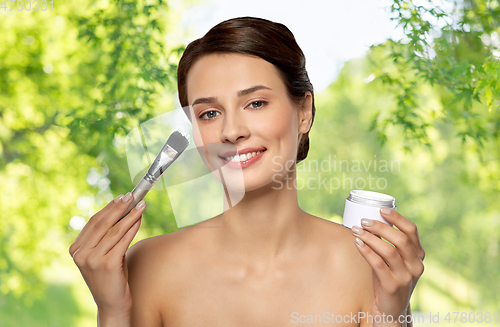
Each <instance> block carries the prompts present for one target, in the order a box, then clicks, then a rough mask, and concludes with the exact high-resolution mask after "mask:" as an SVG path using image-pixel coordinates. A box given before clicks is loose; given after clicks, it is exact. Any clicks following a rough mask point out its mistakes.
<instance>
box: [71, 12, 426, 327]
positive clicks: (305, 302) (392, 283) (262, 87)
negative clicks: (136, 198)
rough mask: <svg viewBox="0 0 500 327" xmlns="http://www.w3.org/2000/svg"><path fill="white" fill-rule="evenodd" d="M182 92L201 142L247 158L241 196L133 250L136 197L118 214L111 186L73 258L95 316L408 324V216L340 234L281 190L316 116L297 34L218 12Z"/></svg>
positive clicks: (161, 322)
mask: <svg viewBox="0 0 500 327" xmlns="http://www.w3.org/2000/svg"><path fill="white" fill-rule="evenodd" d="M178 88H179V97H180V102H181V104H182V106H183V107H187V106H189V108H190V110H191V114H190V119H191V121H192V123H193V126H195V125H196V126H197V130H198V132H199V136H200V139H201V140H202V142H203V144H207V143H225V144H230V145H232V146H234V147H236V149H237V150H238V152H239V154H240V155H241V154H246V153H250V154H251V155H250V156H251V157H252V156H254V155H255V157H253V158H248V157H247V156H244V157H241V159H242V160H243V163H241V164H240V165H241V167H242V173H243V176H244V183H245V195H244V197H243V199H242V200H241V201H240V202H239V203H238V204H237V205H235V206H234V207H232V208H231V209H229V210H227V211H225V212H224V213H223V214H221V215H219V216H217V217H214V218H212V219H209V220H207V221H204V222H201V223H199V224H196V225H193V226H190V227H187V228H184V229H181V230H179V231H176V232H174V233H171V234H167V235H160V236H156V237H153V238H149V239H146V240H142V241H141V242H138V243H136V244H135V245H134V246H132V247H131V248H130V249H129V250H128V251H127V248H128V246H129V244H130V242H131V241H132V239H133V238H134V236H135V234H136V232H137V230H138V229H139V225H140V221H141V217H142V213H143V212H144V210H145V203H144V202H141V203H139V205H138V207H137V208H136V209H134V210H132V211H131V212H130V213H129V214H128V216H127V217H126V218H124V219H123V220H121V221H120V222H118V223H117V221H118V220H119V218H120V217H121V214H122V213H123V212H124V211H125V210H126V209H127V207H128V205H129V203H130V201H131V200H132V199H131V197H132V196H131V194H127V195H126V196H122V195H120V196H119V197H117V198H116V199H115V200H114V201H111V202H110V203H109V204H108V205H107V206H106V207H105V208H103V209H102V210H101V211H100V212H98V213H97V214H96V215H94V216H93V217H92V218H91V219H90V220H89V222H88V224H87V225H86V226H85V228H84V229H83V230H82V231H81V233H80V235H79V236H78V237H77V239H76V240H75V242H74V243H73V244H72V245H71V247H70V254H71V255H72V256H73V259H74V261H75V263H76V264H77V266H78V267H79V269H80V271H81V273H82V275H83V277H84V279H85V281H86V282H87V285H88V286H89V288H90V290H91V292H92V294H93V296H94V299H95V302H96V304H97V307H98V322H99V325H100V326H201V325H203V326H288V325H295V324H297V323H306V324H307V325H315V324H320V323H336V324H341V325H349V326H372V325H373V326H386V325H391V326H403V325H406V324H405V323H403V321H398V319H399V316H400V315H404V314H406V313H408V312H409V300H410V296H411V294H412V291H413V289H414V287H415V284H416V282H417V280H418V279H419V277H420V275H421V274H422V272H423V269H424V268H423V264H422V260H423V258H424V250H423V249H422V246H421V245H420V241H419V237H418V232H417V228H416V226H415V225H414V224H413V223H412V222H410V221H409V220H407V219H405V218H404V217H403V216H401V215H400V214H399V213H397V212H396V211H392V210H390V209H389V210H387V211H383V210H381V214H382V216H383V217H384V218H385V219H386V220H387V221H389V222H391V223H393V224H394V225H395V226H396V227H398V229H399V230H397V229H395V228H391V227H389V226H388V225H385V224H383V223H380V222H378V221H371V220H366V221H365V222H366V224H364V225H363V226H358V227H353V228H352V230H349V229H347V228H345V227H343V226H342V225H339V224H336V223H332V222H330V221H327V220H324V219H321V218H318V217H315V216H312V215H309V214H308V213H306V212H304V211H302V210H301V209H300V207H299V206H298V201H297V191H296V189H295V188H289V187H283V185H285V183H286V181H290V180H291V181H292V182H293V181H295V178H296V174H295V169H294V168H295V164H296V162H298V161H300V160H303V159H305V157H306V156H307V152H308V148H309V138H308V132H309V130H310V128H311V125H312V122H313V119H314V114H315V107H314V94H313V88H312V85H311V83H310V81H309V78H308V76H307V72H306V70H305V58H304V55H303V53H302V51H301V50H300V48H299V46H298V45H297V43H296V41H295V39H294V37H293V34H292V33H291V32H290V31H289V30H288V29H287V28H286V27H285V26H284V25H282V24H277V23H273V22H270V21H268V20H264V19H259V18H251V17H242V18H236V19H231V20H228V21H225V22H222V23H220V24H218V25H217V26H215V27H214V28H212V29H211V30H210V31H209V32H208V33H207V34H206V35H205V36H204V37H203V38H201V39H198V40H195V41H194V42H192V43H191V44H190V45H189V46H188V47H187V48H186V51H185V52H184V54H183V56H182V58H181V60H180V63H179V68H178ZM197 145H198V146H201V145H202V144H197ZM259 151H260V152H261V153H259V154H257V153H258V152H259ZM254 153H255V154H254ZM226 159H228V160H229V159H230V158H226ZM289 184H290V183H289ZM292 185H294V184H293V183H292ZM213 226H216V227H218V228H203V227H213ZM380 237H383V238H384V239H386V240H387V241H389V242H390V243H392V244H393V245H394V246H391V245H390V244H389V243H387V242H385V241H383V240H382V239H381V238H380ZM370 315H371V318H370ZM389 316H390V317H391V319H389ZM391 322H392V324H391Z"/></svg>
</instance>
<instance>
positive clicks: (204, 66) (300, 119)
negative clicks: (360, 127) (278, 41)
mask: <svg viewBox="0 0 500 327" xmlns="http://www.w3.org/2000/svg"><path fill="white" fill-rule="evenodd" d="M187 93H188V102H189V104H190V105H192V114H193V119H192V121H193V130H194V133H193V134H194V136H195V137H194V140H195V144H196V146H197V147H201V146H202V145H205V149H206V145H207V144H209V143H215V144H216V145H217V144H219V145H221V146H223V145H228V146H229V145H232V147H231V146H229V148H231V149H233V150H237V152H238V154H237V155H239V156H240V157H239V159H240V160H238V157H236V158H231V157H234V156H235V155H236V153H231V152H229V153H227V147H226V150H225V151H218V153H217V156H218V157H222V158H224V159H222V158H221V159H219V160H221V163H222V164H223V165H224V164H226V167H230V168H231V167H232V168H234V169H241V171H242V173H243V178H244V184H245V191H251V190H254V189H258V188H260V187H263V186H265V185H269V184H270V183H274V184H276V181H278V180H283V179H284V177H285V176H286V172H287V170H286V169H287V168H291V167H292V166H293V163H294V162H295V160H296V157H297V147H298V144H299V143H298V142H299V137H300V134H301V133H305V132H307V131H308V130H309V127H310V122H311V112H312V110H311V109H312V97H311V96H308V97H306V99H307V101H304V104H302V105H298V104H296V103H294V102H292V100H291V99H290V98H289V96H288V94H287V91H286V88H285V85H284V83H283V81H282V79H281V77H280V75H279V72H278V70H277V68H275V67H274V65H272V64H271V63H269V62H267V61H265V60H263V59H261V58H258V57H253V56H248V55H243V54H233V53H231V54H210V55H205V56H203V57H201V58H200V59H198V60H197V61H196V62H195V63H194V65H193V66H192V67H191V69H190V71H189V73H188V77H187ZM308 94H309V93H308ZM309 95H310V94H309ZM216 148H217V147H216ZM209 149H210V147H209ZM216 151H217V150H216ZM259 151H260V152H261V153H260V154H258V152H259ZM209 156H210V155H209ZM229 160H231V161H229ZM238 161H240V162H238ZM278 185H279V184H278Z"/></svg>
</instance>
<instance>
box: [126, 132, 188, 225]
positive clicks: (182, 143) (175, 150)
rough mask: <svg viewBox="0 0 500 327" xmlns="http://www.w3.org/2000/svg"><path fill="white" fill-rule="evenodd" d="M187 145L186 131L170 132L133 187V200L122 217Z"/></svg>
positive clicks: (143, 195) (142, 196)
mask: <svg viewBox="0 0 500 327" xmlns="http://www.w3.org/2000/svg"><path fill="white" fill-rule="evenodd" d="M188 145H189V137H188V134H187V133H183V132H179V131H174V132H173V133H172V134H170V137H169V138H168V140H167V142H166V143H165V145H164V146H163V148H162V149H161V151H160V153H158V155H157V156H156V159H155V160H154V161H153V163H152V164H151V166H150V167H149V169H148V172H147V173H146V174H145V175H144V177H143V178H142V179H141V181H140V182H139V183H138V184H137V185H136V186H135V188H134V189H133V191H132V195H133V196H134V201H132V203H131V204H130V206H129V207H128V209H127V211H125V213H124V214H123V216H122V218H123V217H125V216H126V215H127V214H128V213H129V212H130V210H132V208H134V207H135V205H136V204H137V203H138V202H139V201H141V200H142V199H143V198H144V197H145V196H146V194H147V193H148V192H149V190H150V189H151V188H152V187H153V185H154V183H156V181H157V180H158V179H159V178H160V177H161V175H163V173H164V172H165V171H166V170H167V169H168V167H170V165H171V164H172V163H173V162H174V161H175V160H176V159H177V158H178V157H179V156H180V155H181V153H182V152H183V151H184V150H186V148H187V146H188Z"/></svg>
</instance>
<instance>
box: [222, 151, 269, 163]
mask: <svg viewBox="0 0 500 327" xmlns="http://www.w3.org/2000/svg"><path fill="white" fill-rule="evenodd" d="M262 152H264V151H257V152H249V153H246V154H241V155H239V156H229V157H226V158H224V159H226V160H227V161H232V162H242V161H246V160H248V159H250V158H252V157H255V156H256V155H259V154H261V153H262Z"/></svg>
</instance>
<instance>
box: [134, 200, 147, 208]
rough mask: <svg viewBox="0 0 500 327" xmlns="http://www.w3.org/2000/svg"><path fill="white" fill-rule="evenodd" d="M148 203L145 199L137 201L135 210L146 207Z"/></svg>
mask: <svg viewBox="0 0 500 327" xmlns="http://www.w3.org/2000/svg"><path fill="white" fill-rule="evenodd" d="M145 205H146V201H144V200H141V201H139V203H137V205H136V206H135V210H141V209H142V208H144V206H145Z"/></svg>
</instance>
